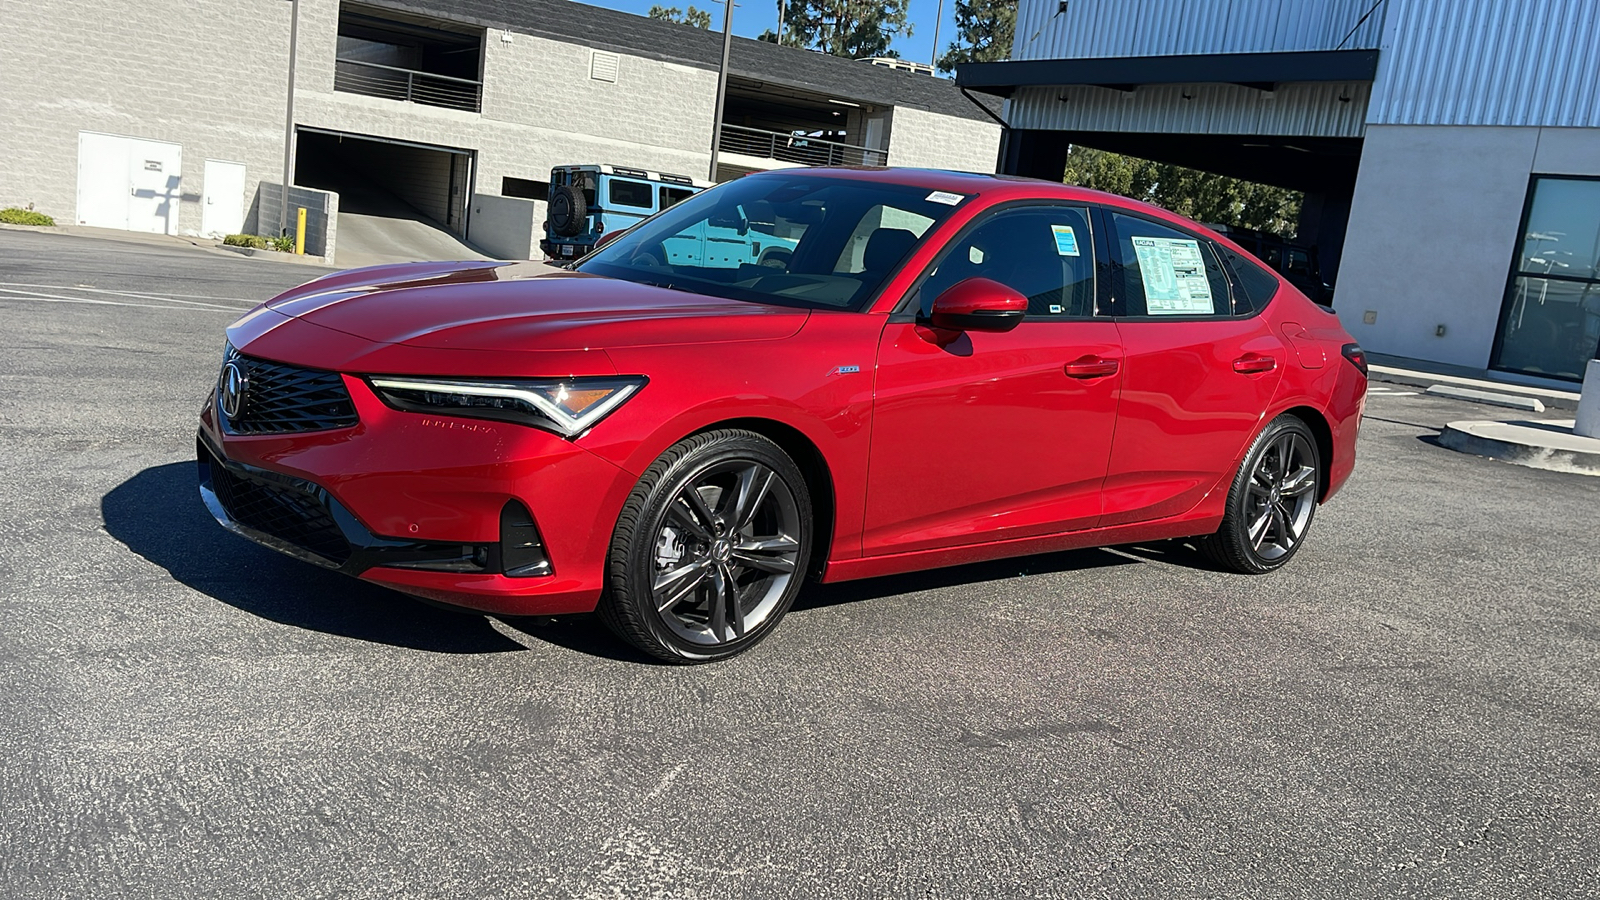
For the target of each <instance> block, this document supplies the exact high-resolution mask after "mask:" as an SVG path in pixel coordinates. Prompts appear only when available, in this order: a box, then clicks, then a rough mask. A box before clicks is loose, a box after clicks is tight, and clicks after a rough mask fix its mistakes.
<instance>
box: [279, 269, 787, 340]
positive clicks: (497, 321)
mask: <svg viewBox="0 0 1600 900" xmlns="http://www.w3.org/2000/svg"><path fill="white" fill-rule="evenodd" d="M267 306H268V308H270V309H272V310H274V311H275V312H278V313H280V314H282V315H286V316H291V317H294V318H297V319H302V320H304V321H306V322H310V323H313V324H316V325H320V326H322V327H324V328H330V329H333V330H334V331H339V332H343V333H345V334H348V335H352V336H354V337H358V338H362V339H364V340H368V341H373V342H376V343H383V344H404V345H406V346H411V347H426V348H433V349H441V350H585V349H597V350H604V349H606V348H610V347H641V346H649V345H656V344H684V343H719V342H726V341H761V340H775V339H778V338H785V337H788V336H790V335H792V334H794V333H795V332H797V331H799V330H800V326H801V325H803V324H805V321H806V317H807V315H808V313H807V312H806V311H805V310H799V309H790V308H787V307H781V306H767V305H763V304H759V303H743V302H740V301H737V300H723V299H720V298H717V297H707V296H704V295H701V294H692V293H687V292H684V291H674V290H667V289H664V288H657V287H650V286H648V285H641V284H634V283H632V282H627V281H616V280H613V279H609V278H601V277H599V276H594V275H583V274H580V273H576V272H568V271H566V270H563V269H555V268H552V267H550V266H545V265H543V264H540V263H493V262H491V263H410V264H405V265H399V266H380V267H376V268H372V269H363V270H356V271H351V272H340V273H338V274H336V275H331V276H328V277H326V278H322V279H318V280H317V281H314V282H312V283H310V284H307V285H303V286H301V287H298V288H295V289H294V290H291V291H288V292H287V293H285V294H283V295H281V296H279V297H278V298H276V299H274V300H271V301H269V302H268V303H267Z"/></svg>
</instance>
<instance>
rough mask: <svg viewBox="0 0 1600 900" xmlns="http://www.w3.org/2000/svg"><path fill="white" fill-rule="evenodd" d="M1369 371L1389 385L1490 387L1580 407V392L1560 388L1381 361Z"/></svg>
mask: <svg viewBox="0 0 1600 900" xmlns="http://www.w3.org/2000/svg"><path fill="white" fill-rule="evenodd" d="M1369 370H1370V372H1371V378H1372V380H1373V381H1385V382H1388V383H1390V384H1403V385H1407V386H1409V387H1419V388H1423V389H1427V388H1430V387H1432V386H1434V385H1436V384H1447V385H1455V386H1459V387H1464V388H1470V389H1472V390H1489V391H1492V392H1494V393H1502V394H1512V395H1516V396H1521V397H1537V398H1538V399H1539V400H1540V401H1541V402H1543V403H1544V405H1545V406H1546V407H1548V408H1554V409H1577V408H1578V392H1577V391H1558V390H1554V389H1552V388H1540V387H1532V386H1529V385H1522V384H1515V383H1512V382H1506V381H1489V380H1487V379H1483V378H1465V377H1462V376H1460V375H1438V374H1434V373H1431V372H1420V371H1416V370H1414V369H1403V368H1399V367H1397V366H1391V365H1383V364H1380V363H1373V364H1372V365H1371V366H1370V368H1369Z"/></svg>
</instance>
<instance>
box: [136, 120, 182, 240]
mask: <svg viewBox="0 0 1600 900" xmlns="http://www.w3.org/2000/svg"><path fill="white" fill-rule="evenodd" d="M127 171H128V187H129V191H128V230H129V231H149V232H153V233H155V234H176V233H177V231H178V197H179V195H180V194H181V192H182V186H183V148H182V147H180V146H178V145H177V144H168V143H166V142H164V141H141V140H138V139H136V138H129V139H128V170H127Z"/></svg>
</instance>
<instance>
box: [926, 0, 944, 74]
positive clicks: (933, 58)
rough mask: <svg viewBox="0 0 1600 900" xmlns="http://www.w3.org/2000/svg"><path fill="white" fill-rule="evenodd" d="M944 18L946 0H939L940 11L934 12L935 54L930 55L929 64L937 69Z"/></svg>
mask: <svg viewBox="0 0 1600 900" xmlns="http://www.w3.org/2000/svg"><path fill="white" fill-rule="evenodd" d="M942 19H944V0H939V11H938V12H936V13H934V14H933V55H932V56H929V57H928V65H930V66H933V67H934V68H935V69H937V68H938V67H939V23H940V21H941V20H942Z"/></svg>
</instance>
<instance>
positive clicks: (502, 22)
mask: <svg viewBox="0 0 1600 900" xmlns="http://www.w3.org/2000/svg"><path fill="white" fill-rule="evenodd" d="M363 5H367V6H372V7H376V8H379V9H392V10H398V11H402V12H407V13H411V14H413V15H421V16H427V17H429V18H433V19H441V20H445V21H452V22H459V23H464V24H470V25H478V26H482V27H485V28H499V29H503V30H506V31H512V32H517V33H519V34H529V35H534V36H537V37H544V38H550V39H552V40H558V41H565V42H568V43H576V44H583V45H585V46H588V47H594V48H596V49H600V50H610V51H613V52H616V53H625V54H628V55H631V56H642V57H646V58H649V59H659V60H663V61H666V62H672V63H678V64H680V65H686V66H694V67H696V68H701V69H713V70H715V69H716V68H717V67H718V66H719V65H720V64H721V61H722V33H721V32H720V31H707V30H705V29H703V28H694V27H692V26H688V25H679V24H676V23H673V22H666V21H662V20H660V19H652V18H650V17H648V16H638V15H634V14H633V13H627V12H620V11H618V10H614V9H605V8H603V7H598V6H588V5H586V4H582V3H576V2H573V0H363ZM728 72H729V74H731V75H736V76H739V77H741V78H744V79H750V80H755V81H761V82H766V83H769V84H775V85H783V86H786V87H792V88H802V89H805V90H809V91H815V92H817V93H820V94H826V95H828V96H832V97H838V98H839V99H842V100H852V101H855V102H857V103H871V104H874V105H880V106H907V107H914V108H918V109H924V110H928V111H930V112H936V113H942V114H944V115H947V116H956V117H959V118H963V119H975V120H980V121H989V120H990V119H989V116H988V115H986V114H985V113H984V111H983V110H982V109H980V108H979V107H978V106H977V105H976V103H975V102H974V101H973V100H969V99H968V98H967V97H966V96H963V95H962V93H961V91H960V89H959V88H957V87H956V86H955V84H954V83H953V82H951V81H949V80H947V79H943V78H933V77H930V76H927V75H918V74H913V73H911V72H901V71H896V70H894V69H889V68H885V67H883V66H874V65H872V64H870V63H867V62H863V61H860V60H847V59H840V58H838V57H833V56H828V55H826V54H823V53H816V52H813V51H810V50H800V49H797V48H794V47H780V46H778V45H777V44H769V43H767V42H765V41H756V40H751V39H749V38H742V37H737V36H735V37H734V39H733V47H732V50H731V51H730V54H729V59H728ZM984 99H986V98H984ZM985 107H986V108H988V109H990V110H992V111H994V112H996V113H998V111H999V105H998V103H996V102H995V101H993V100H987V102H986V104H985Z"/></svg>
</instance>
